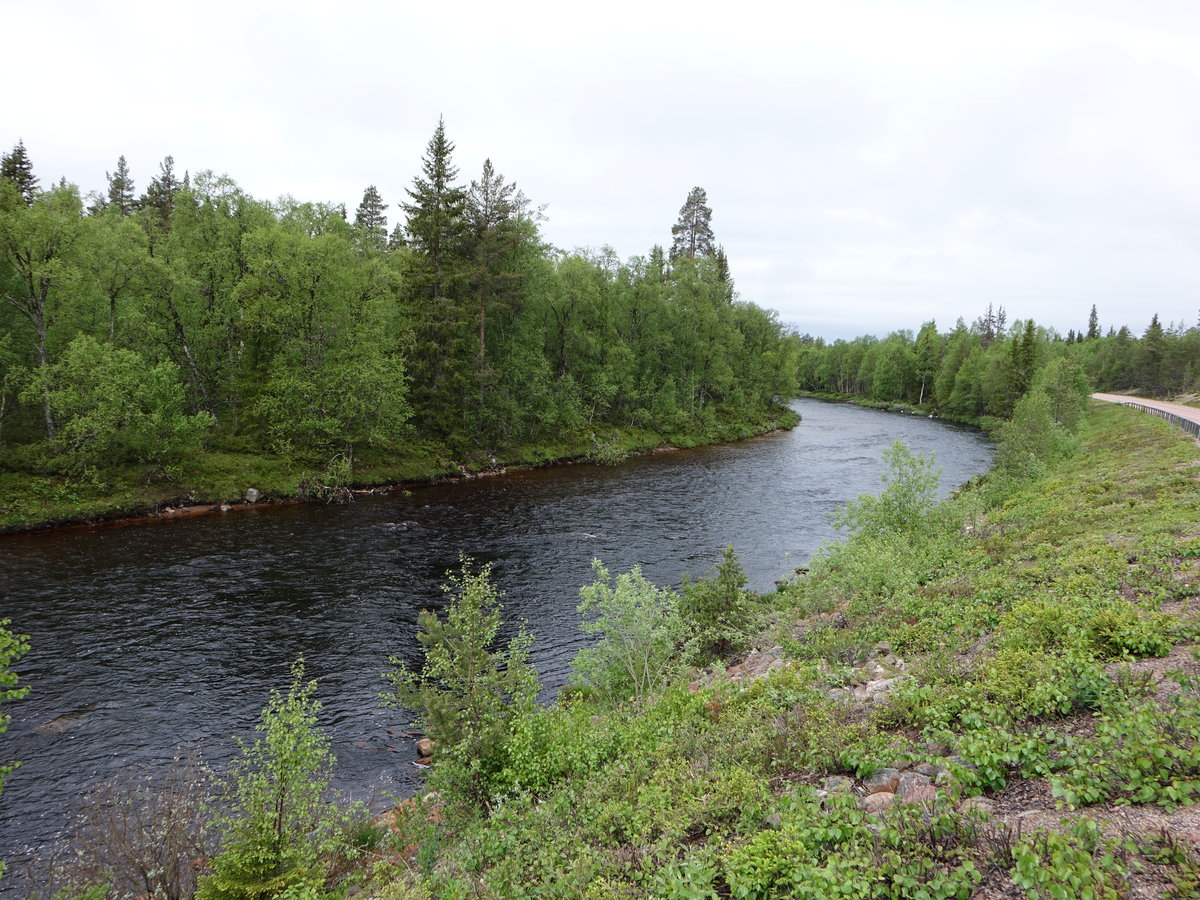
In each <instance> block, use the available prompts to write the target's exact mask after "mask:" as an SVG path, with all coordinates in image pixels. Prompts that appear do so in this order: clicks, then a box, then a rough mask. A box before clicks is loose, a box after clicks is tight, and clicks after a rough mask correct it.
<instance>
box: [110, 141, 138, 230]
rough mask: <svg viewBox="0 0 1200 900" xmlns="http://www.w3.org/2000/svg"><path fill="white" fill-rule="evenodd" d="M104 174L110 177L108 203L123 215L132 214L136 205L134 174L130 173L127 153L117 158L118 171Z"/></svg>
mask: <svg viewBox="0 0 1200 900" xmlns="http://www.w3.org/2000/svg"><path fill="white" fill-rule="evenodd" d="M104 174H105V175H106V176H107V177H108V205H109V206H111V207H113V208H115V209H116V210H117V211H118V212H119V213H120V214H121V215H123V216H128V215H130V214H131V213H132V212H133V206H134V202H133V201H134V193H133V176H132V175H130V174H129V164H128V163H127V162H125V155H124V154H121V156H120V157H119V158H118V159H117V171H115V172H105V173H104Z"/></svg>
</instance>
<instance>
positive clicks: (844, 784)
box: [821, 775, 854, 794]
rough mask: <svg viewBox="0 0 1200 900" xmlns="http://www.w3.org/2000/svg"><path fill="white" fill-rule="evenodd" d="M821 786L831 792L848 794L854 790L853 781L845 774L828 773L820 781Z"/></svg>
mask: <svg viewBox="0 0 1200 900" xmlns="http://www.w3.org/2000/svg"><path fill="white" fill-rule="evenodd" d="M821 787H823V788H824V789H825V790H827V791H829V793H831V794H849V793H852V792H853V791H854V782H853V781H852V780H850V779H849V778H847V777H846V776H845V775H830V776H829V777H828V778H826V779H825V780H824V781H823V782H822V783H821Z"/></svg>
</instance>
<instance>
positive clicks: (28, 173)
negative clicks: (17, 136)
mask: <svg viewBox="0 0 1200 900" xmlns="http://www.w3.org/2000/svg"><path fill="white" fill-rule="evenodd" d="M0 178H5V179H8V180H9V181H11V182H12V183H13V184H15V185H16V186H17V191H18V192H19V193H20V194H21V196H22V197H23V198H24V200H25V205H26V206H32V205H33V195H34V194H35V193H37V189H38V179H37V176H36V175H34V174H33V163H31V162H30V161H29V154H28V153H26V152H25V142H24V141H21V140H18V141H17V144H16V146H15V147H13V148H12V152H11V153H6V154H4V156H0Z"/></svg>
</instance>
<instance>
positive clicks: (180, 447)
mask: <svg viewBox="0 0 1200 900" xmlns="http://www.w3.org/2000/svg"><path fill="white" fill-rule="evenodd" d="M21 396H22V399H23V400H24V401H25V402H38V401H41V400H43V399H44V401H45V403H46V404H47V405H48V406H49V408H50V410H51V412H52V413H53V415H54V417H55V418H56V419H58V420H59V422H58V427H57V429H56V430H55V434H54V439H53V441H51V443H50V447H49V449H50V452H51V453H52V454H54V455H55V456H56V457H57V459H58V462H59V464H60V466H61V467H62V468H63V469H65V470H66V471H70V472H73V473H78V472H81V471H84V470H86V469H87V468H88V467H90V466H98V467H101V468H103V467H105V466H109V465H111V464H112V463H114V462H119V461H124V460H130V459H132V460H137V461H139V462H146V461H151V460H153V461H157V462H160V463H161V462H163V461H165V460H167V459H170V458H175V457H178V456H179V455H181V454H182V453H184V452H186V451H187V450H188V449H189V448H191V447H193V446H194V445H195V444H196V443H197V442H198V441H199V440H200V438H201V436H202V435H203V434H204V432H205V431H206V430H207V429H208V428H210V427H211V426H212V424H213V419H212V416H210V415H209V414H208V413H205V412H201V413H197V414H195V415H186V414H185V413H184V412H183V407H184V393H183V385H182V384H181V382H180V380H179V370H178V369H177V368H176V367H175V366H174V365H173V364H172V363H169V362H162V363H157V364H155V365H151V364H150V363H148V362H147V361H146V360H145V359H143V358H142V357H141V356H139V355H138V354H137V353H135V352H134V351H132V350H125V349H122V348H120V347H114V346H112V345H111V344H104V343H101V342H99V341H97V340H96V339H95V338H92V337H89V336H87V335H80V336H78V337H77V338H75V339H74V340H73V341H71V343H70V344H69V345H68V346H67V348H66V350H64V351H63V353H62V356H61V357H60V359H59V360H58V362H56V363H55V364H54V365H53V366H49V367H46V368H43V369H41V370H40V371H39V372H38V373H36V374H35V376H34V378H33V379H32V380H31V381H30V383H29V385H28V386H27V387H26V388H25V390H24V391H23V392H22V394H21Z"/></svg>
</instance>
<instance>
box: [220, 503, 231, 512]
mask: <svg viewBox="0 0 1200 900" xmlns="http://www.w3.org/2000/svg"><path fill="white" fill-rule="evenodd" d="M220 509H221V512H229V511H230V510H231V509H233V507H232V506H230V505H229V504H228V503H222V504H221V506H220Z"/></svg>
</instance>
